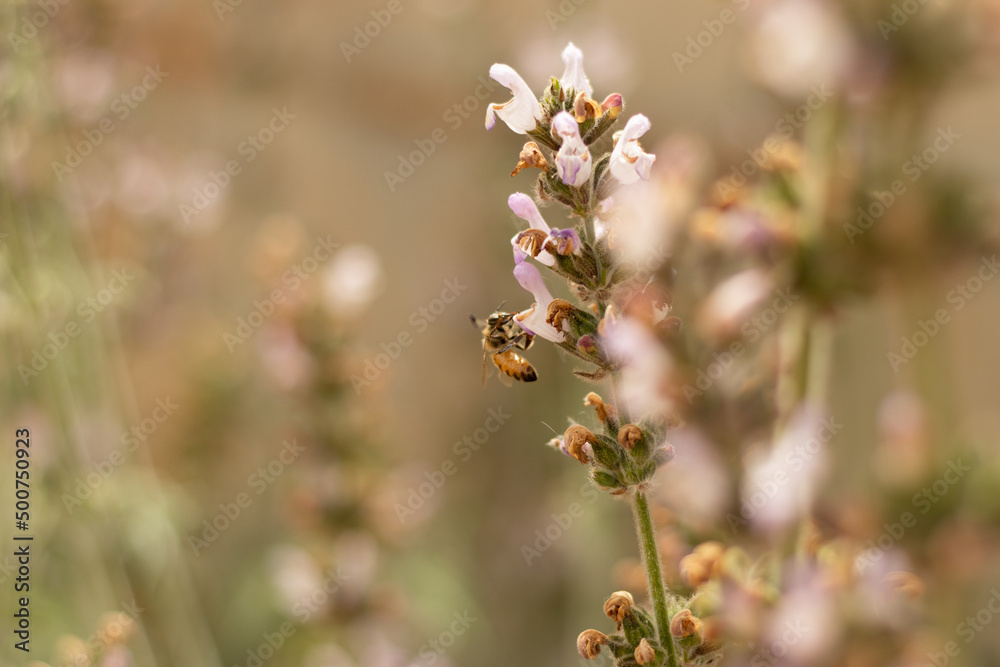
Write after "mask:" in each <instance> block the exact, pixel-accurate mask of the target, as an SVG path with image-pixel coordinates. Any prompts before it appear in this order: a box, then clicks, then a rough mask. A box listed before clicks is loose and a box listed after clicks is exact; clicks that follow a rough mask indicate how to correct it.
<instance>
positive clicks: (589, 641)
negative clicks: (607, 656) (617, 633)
mask: <svg viewBox="0 0 1000 667" xmlns="http://www.w3.org/2000/svg"><path fill="white" fill-rule="evenodd" d="M607 643H608V636H607V635H606V634H604V633H603V632H600V631H598V630H584V631H583V632H581V633H580V636H579V637H577V638H576V650H577V651H579V652H580V655H581V656H583V657H584V658H586V659H587V660H591V659H593V658H596V657H597V656H598V655H600V653H601V645H606V644H607Z"/></svg>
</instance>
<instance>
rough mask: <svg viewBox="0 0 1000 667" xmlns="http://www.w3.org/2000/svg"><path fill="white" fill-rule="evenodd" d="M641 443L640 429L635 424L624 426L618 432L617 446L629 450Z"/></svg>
mask: <svg viewBox="0 0 1000 667" xmlns="http://www.w3.org/2000/svg"><path fill="white" fill-rule="evenodd" d="M641 441H642V429H641V428H639V427H638V426H636V425H635V424H625V425H624V426H622V427H621V430H619V431H618V444H619V445H621V446H622V447H624V448H625V449H628V450H631V449H632V448H634V447H635V446H636V445H638V444H639V443H640V442H641Z"/></svg>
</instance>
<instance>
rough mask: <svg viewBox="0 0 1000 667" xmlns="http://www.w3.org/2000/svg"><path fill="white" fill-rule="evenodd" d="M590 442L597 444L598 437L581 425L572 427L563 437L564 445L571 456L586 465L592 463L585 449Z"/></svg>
mask: <svg viewBox="0 0 1000 667" xmlns="http://www.w3.org/2000/svg"><path fill="white" fill-rule="evenodd" d="M588 442H590V443H593V442H597V436H596V435H594V434H593V433H592V432H591V431H590V429H588V428H587V427H586V426H580V425H579V424H573V425H572V426H570V427H569V428H568V429H566V433H565V434H564V435H563V443H564V444H565V445H566V449H567V451H569V454H570V456H572V457H573V458H574V459H576V460H577V461H579V462H580V463H582V464H584V465H586V464H588V463H590V456H589V455H588V454H587V451H586V450H585V449H584V446H585V445H586V444H587V443H588Z"/></svg>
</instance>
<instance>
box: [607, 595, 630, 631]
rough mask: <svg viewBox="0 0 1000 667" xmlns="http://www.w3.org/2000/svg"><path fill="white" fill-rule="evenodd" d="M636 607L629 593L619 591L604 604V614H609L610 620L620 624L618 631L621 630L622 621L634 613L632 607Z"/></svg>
mask: <svg viewBox="0 0 1000 667" xmlns="http://www.w3.org/2000/svg"><path fill="white" fill-rule="evenodd" d="M634 606H635V600H633V599H632V594H631V593H629V592H628V591H618V592H617V593H612V594H611V597H609V598H608V599H607V600H606V601H605V602H604V613H605V614H607V616H608V618H610V619H611V620H612V621H614V622H615V623H617V624H618V629H619V630H621V627H622V621H624V620H625V617H626V616H628V614H629V612H630V611H632V607H634Z"/></svg>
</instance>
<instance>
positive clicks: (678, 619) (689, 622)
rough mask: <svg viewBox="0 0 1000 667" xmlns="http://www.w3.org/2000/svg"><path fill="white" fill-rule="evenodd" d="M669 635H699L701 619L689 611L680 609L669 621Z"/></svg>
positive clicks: (683, 636) (681, 636)
mask: <svg viewBox="0 0 1000 667" xmlns="http://www.w3.org/2000/svg"><path fill="white" fill-rule="evenodd" d="M670 634H672V635H673V636H674V637H680V638H681V639H683V638H685V637H694V636H696V635H699V634H701V619H700V618H698V617H697V616H695V615H694V614H692V613H691V610H690V609H681V610H680V611H679V612H677V613H676V614H674V617H673V618H672V619H671V620H670Z"/></svg>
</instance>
